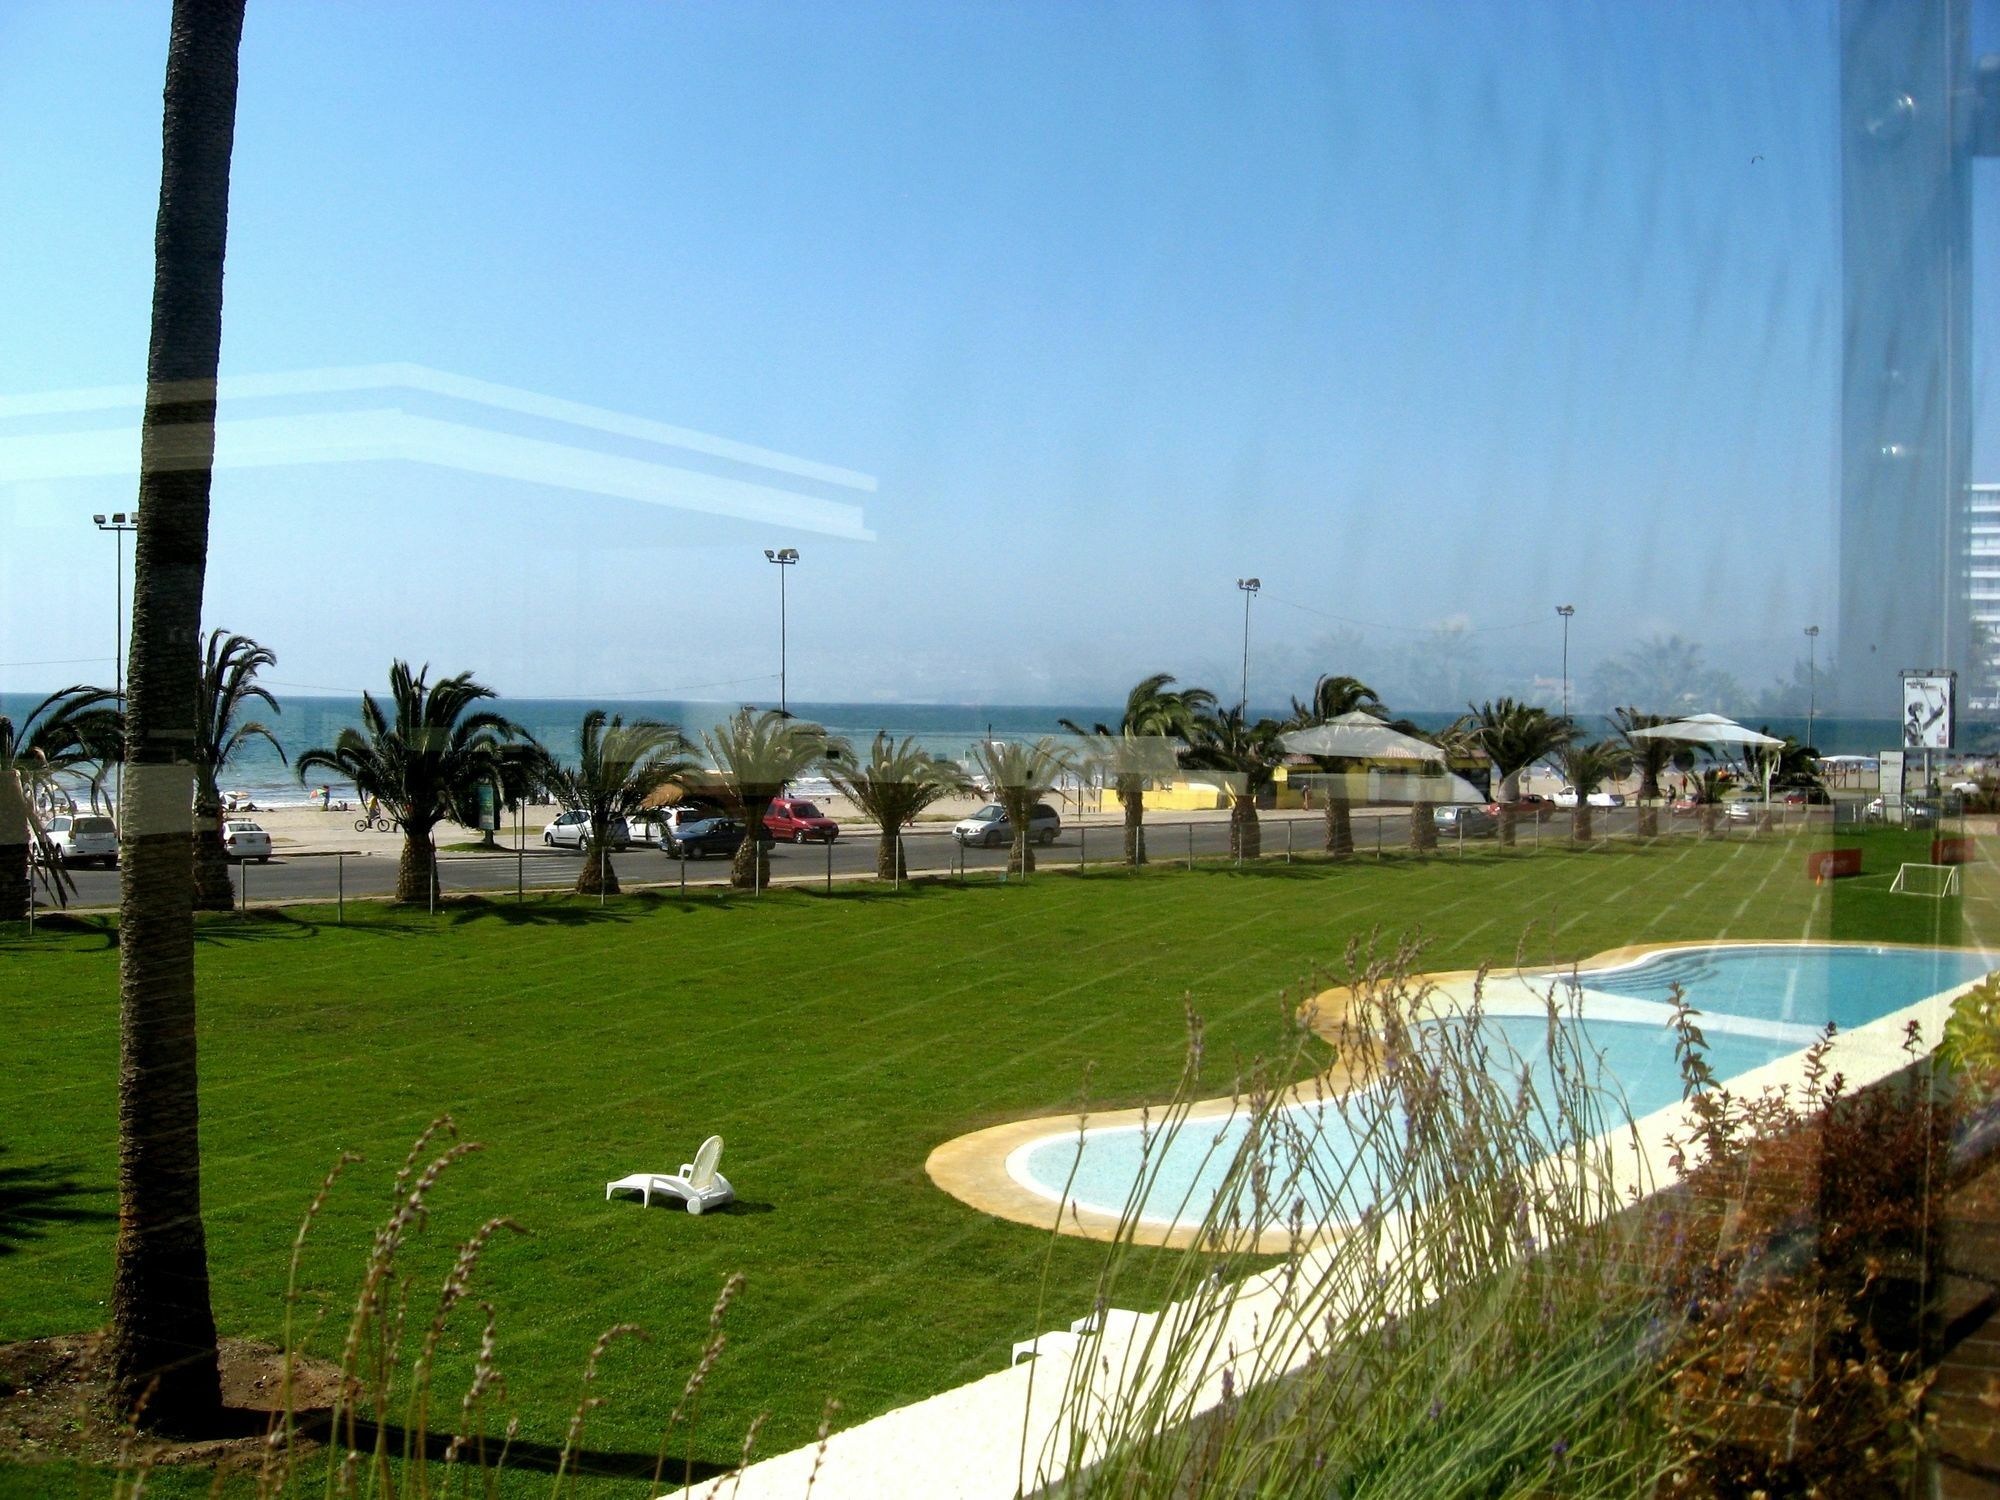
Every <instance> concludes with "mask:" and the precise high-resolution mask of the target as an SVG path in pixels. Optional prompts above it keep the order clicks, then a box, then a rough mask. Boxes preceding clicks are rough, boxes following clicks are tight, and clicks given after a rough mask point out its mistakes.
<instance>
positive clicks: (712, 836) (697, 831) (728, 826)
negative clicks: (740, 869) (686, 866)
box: [665, 818, 743, 859]
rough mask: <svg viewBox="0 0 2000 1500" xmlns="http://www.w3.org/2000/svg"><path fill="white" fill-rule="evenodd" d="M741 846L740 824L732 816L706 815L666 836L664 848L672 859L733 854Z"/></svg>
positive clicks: (704, 857) (741, 828)
mask: <svg viewBox="0 0 2000 1500" xmlns="http://www.w3.org/2000/svg"><path fill="white" fill-rule="evenodd" d="M742 846H743V825H742V824H741V823H739V822H737V821H736V819H734V818H708V819H706V820H704V821H702V822H699V823H690V824H687V825H685V826H683V827H681V828H679V829H677V830H676V831H674V832H673V833H670V834H668V835H667V839H666V844H665V848H666V851H667V854H668V856H669V857H671V858H673V859H706V858H708V857H709V856H710V855H712V854H720V855H733V854H734V853H735V852H736V851H737V850H738V849H740V848H741V847H742Z"/></svg>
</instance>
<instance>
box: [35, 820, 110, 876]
mask: <svg viewBox="0 0 2000 1500" xmlns="http://www.w3.org/2000/svg"><path fill="white" fill-rule="evenodd" d="M47 826H48V833H49V842H50V843H52V844H54V845H55V846H56V853H57V854H58V855H59V856H60V857H61V859H62V862H63V863H64V864H66V865H93V864H95V865H103V866H104V868H105V869H107V870H109V869H112V868H114V867H115V866H116V865H117V863H118V825H117V824H116V823H114V822H112V821H111V819H109V818H107V817H105V816H104V815H103V814H101V813H58V814H57V815H56V816H55V817H53V818H50V819H49V821H48V825H47Z"/></svg>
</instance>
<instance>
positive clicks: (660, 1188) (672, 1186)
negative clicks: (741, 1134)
mask: <svg viewBox="0 0 2000 1500" xmlns="http://www.w3.org/2000/svg"><path fill="white" fill-rule="evenodd" d="M721 1159H722V1137H721V1136H719V1135H712V1136H710V1137H709V1138H708V1139H707V1140H705V1141H703V1142H702V1143H701V1149H700V1150H699V1151H697V1152H695V1154H694V1160H693V1161H691V1162H682V1163H681V1169H680V1171H679V1172H678V1173H675V1174H672V1175H669V1174H668V1173H665V1172H634V1173H633V1174H632V1175H631V1176H629V1177H621V1178H619V1179H618V1180H617V1181H616V1182H607V1183H605V1184H604V1196H605V1198H606V1199H607V1200H608V1199H609V1198H610V1197H611V1195H612V1194H613V1193H617V1192H627V1193H637V1194H638V1195H639V1197H640V1199H641V1201H642V1202H643V1203H644V1204H645V1205H646V1207H648V1208H651V1207H652V1206H653V1199H654V1198H655V1197H656V1196H657V1197H661V1198H678V1199H680V1200H681V1201H682V1202H683V1203H685V1204H686V1205H687V1211H688V1212H689V1213H691V1214H698V1213H701V1212H702V1211H704V1210H705V1209H711V1208H720V1207H722V1205H723V1204H725V1203H731V1202H734V1201H735V1198H736V1189H735V1188H733V1187H731V1186H730V1185H729V1179H728V1178H727V1177H724V1176H723V1175H722V1174H721V1173H720V1172H718V1171H716V1170H715V1164H716V1163H717V1162H718V1161H720V1160H721Z"/></svg>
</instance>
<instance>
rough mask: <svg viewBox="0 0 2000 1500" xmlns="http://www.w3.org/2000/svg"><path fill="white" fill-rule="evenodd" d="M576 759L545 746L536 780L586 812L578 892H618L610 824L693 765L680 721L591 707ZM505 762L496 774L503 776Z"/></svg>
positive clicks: (560, 799)
mask: <svg viewBox="0 0 2000 1500" xmlns="http://www.w3.org/2000/svg"><path fill="white" fill-rule="evenodd" d="M576 743H577V759H576V764H575V765H574V766H566V765H564V764H562V763H561V762H560V761H558V760H557V759H556V758H555V757H554V756H553V755H550V754H549V753H548V752H547V751H543V752H542V757H543V762H542V769H541V774H540V776H539V778H538V779H539V780H540V782H541V784H542V785H543V786H544V787H546V788H547V789H548V790H549V791H550V792H551V793H553V794H554V796H555V799H556V801H558V802H559V803H561V804H562V805H563V806H564V807H567V808H572V809H574V810H576V811H578V812H587V813H589V814H590V834H589V836H588V837H587V838H586V839H585V841H584V845H583V856H584V858H583V868H582V869H581V870H579V871H578V872H577V876H576V893H577V894H578V895H579V896H595V895H599V894H603V895H606V896H615V895H617V894H618V871H617V870H616V869H615V868H614V867H613V866H612V863H611V847H610V845H611V825H612V822H613V821H614V820H615V819H618V818H624V817H629V816H630V815H631V814H633V813H636V812H637V811H638V810H639V809H640V808H642V807H644V806H645V805H646V799H647V798H649V797H651V796H652V795H653V793H655V792H657V791H658V790H659V789H660V788H661V787H663V786H665V785H666V784H667V783H668V782H670V781H679V780H680V779H681V778H682V777H683V776H685V775H687V773H688V772H689V771H691V770H693V769H694V762H693V761H691V760H689V759H687V758H686V757H685V756H684V755H683V754H682V753H681V752H682V751H683V750H685V749H686V748H687V741H686V740H685V739H683V738H682V737H681V732H680V729H679V727H678V726H676V725H673V724H663V723H661V722H660V721H659V720H657V719H634V720H633V721H632V722H631V723H630V724H627V723H626V722H625V720H624V717H623V716H622V715H619V714H610V715H606V713H605V712H604V710H603V709H601V708H593V709H591V710H590V712H588V713H586V714H585V715H584V716H583V723H582V725H581V726H580V727H579V728H578V730H577V736H576ZM502 772H503V764H500V763H496V765H495V766H494V774H495V776H496V778H498V777H501V775H502Z"/></svg>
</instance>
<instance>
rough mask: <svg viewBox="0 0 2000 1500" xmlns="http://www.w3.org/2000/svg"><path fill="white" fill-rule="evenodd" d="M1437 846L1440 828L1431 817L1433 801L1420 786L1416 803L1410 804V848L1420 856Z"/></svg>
mask: <svg viewBox="0 0 2000 1500" xmlns="http://www.w3.org/2000/svg"><path fill="white" fill-rule="evenodd" d="M1437 846H1438V826H1437V820H1436V819H1435V818H1433V817H1432V816H1431V799H1430V798H1428V797H1426V796H1425V795H1424V788H1423V787H1422V786H1419V787H1418V788H1417V798H1416V801H1414V802H1412V803H1411V804H1410V847H1411V848H1412V849H1414V850H1416V851H1417V853H1419V854H1428V853H1430V852H1431V851H1432V850H1433V849H1435V848H1437Z"/></svg>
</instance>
